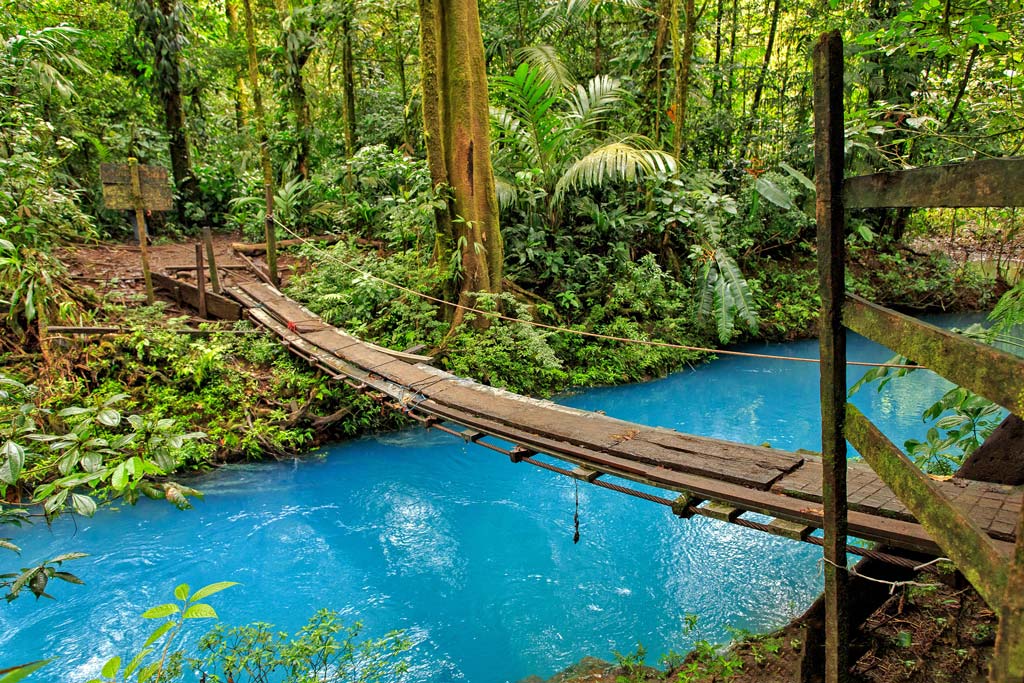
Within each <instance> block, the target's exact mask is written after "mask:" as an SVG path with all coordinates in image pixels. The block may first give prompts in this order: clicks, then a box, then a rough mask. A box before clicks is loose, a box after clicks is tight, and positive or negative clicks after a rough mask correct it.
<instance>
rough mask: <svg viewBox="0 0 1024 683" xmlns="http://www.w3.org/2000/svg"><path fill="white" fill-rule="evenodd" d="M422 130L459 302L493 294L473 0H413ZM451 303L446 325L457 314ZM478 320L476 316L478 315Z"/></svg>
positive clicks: (494, 261)
mask: <svg viewBox="0 0 1024 683" xmlns="http://www.w3.org/2000/svg"><path fill="white" fill-rule="evenodd" d="M419 7H420V45H421V49H420V62H421V68H422V75H423V79H422V80H423V128H424V137H425V139H426V144H427V162H428V165H429V167H430V173H431V179H432V180H433V182H434V186H435V187H438V188H439V189H440V188H442V187H445V186H447V187H449V188H450V193H451V194H450V199H449V202H448V217H447V219H443V218H442V220H441V221H439V225H438V228H439V230H441V229H447V230H448V234H447V235H446V236H443V237H442V239H447V240H448V242H449V244H448V245H443V244H442V245H441V246H442V249H445V248H447V249H450V248H452V247H453V246H454V248H455V249H457V250H458V251H459V254H460V259H461V260H460V263H461V271H462V273H461V274H462V279H461V284H460V288H459V302H460V303H461V304H462V305H466V306H468V305H472V303H473V297H472V293H473V292H479V291H485V292H500V291H501V278H502V267H503V261H504V249H503V246H502V242H501V232H500V230H499V227H498V199H497V194H496V192H495V186H494V173H493V169H492V167H491V153H490V147H491V145H490V112H489V108H488V103H487V71H486V62H485V57H484V47H483V38H482V37H481V34H480V16H479V11H478V9H477V3H476V0H419ZM464 314H465V312H464V310H463V309H458V310H457V311H456V312H455V315H454V318H453V323H452V324H453V327H454V326H455V325H457V324H459V323H460V322H461V321H462V318H463V317H464ZM480 323H481V324H483V323H484V321H483V320H481V321H480Z"/></svg>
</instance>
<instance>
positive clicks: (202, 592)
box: [191, 581, 238, 602]
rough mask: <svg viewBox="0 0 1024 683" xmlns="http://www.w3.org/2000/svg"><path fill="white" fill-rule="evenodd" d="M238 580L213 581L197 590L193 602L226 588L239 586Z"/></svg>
mask: <svg viewBox="0 0 1024 683" xmlns="http://www.w3.org/2000/svg"><path fill="white" fill-rule="evenodd" d="M237 585H238V582H237V581H218V582H217V583H211V584H210V585H209V586H203V587H202V588H200V589H199V590H197V591H196V593H195V595H193V596H192V598H191V602H196V601H198V600H202V599H203V598H205V597H209V596H211V595H213V594H214V593H220V592H221V591H222V590H224V589H225V588H231V587H232V586H237Z"/></svg>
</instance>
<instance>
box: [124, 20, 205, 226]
mask: <svg viewBox="0 0 1024 683" xmlns="http://www.w3.org/2000/svg"><path fill="white" fill-rule="evenodd" d="M138 7H139V9H140V11H141V13H142V14H143V16H141V17H140V18H141V21H142V24H143V27H144V28H145V32H146V34H147V35H148V37H149V39H150V41H151V42H152V45H153V55H154V57H153V71H154V73H155V74H156V83H157V95H158V97H159V99H160V106H161V108H162V109H163V112H164V130H166V132H167V138H168V151H169V152H170V157H171V174H172V175H173V176H174V185H175V188H176V189H177V191H178V196H179V197H180V201H179V202H178V220H179V221H180V222H181V224H182V225H184V226H185V227H186V228H191V227H192V225H191V220H190V219H189V216H188V212H187V211H185V210H184V209H185V205H187V204H196V205H198V203H199V183H198V181H197V180H196V177H195V174H194V173H193V172H192V157H191V155H190V153H189V146H188V136H187V133H186V130H185V111H184V108H183V106H182V94H181V43H182V35H181V26H180V24H181V13H182V8H181V6H180V5H179V4H178V3H177V2H176V1H175V0H159V3H158V4H153V0H140V2H139V5H138ZM156 15H160V18H159V19H157V16H156Z"/></svg>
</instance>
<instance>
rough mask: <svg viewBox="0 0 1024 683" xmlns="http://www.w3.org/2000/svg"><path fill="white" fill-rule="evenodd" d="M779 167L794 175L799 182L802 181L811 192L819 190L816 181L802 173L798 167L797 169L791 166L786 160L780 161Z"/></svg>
mask: <svg viewBox="0 0 1024 683" xmlns="http://www.w3.org/2000/svg"><path fill="white" fill-rule="evenodd" d="M779 168H781V169H782V170H783V171H785V172H786V173H788V174H789V175H791V176H793V178H794V179H796V181H797V182H798V183H800V184H801V185H803V186H804V187H806V188H807V189H808V190H810V191H811V192H816V191H817V188H816V187H814V181H813V180H811V179H810V178H808V177H807V176H805V175H804V174H803V173H801V172H800V171H798V170H797V169H795V168H793V167H792V166H790V165H789V164H787V163H786V162H785V161H781V162H779Z"/></svg>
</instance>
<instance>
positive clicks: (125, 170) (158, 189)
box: [100, 164, 174, 211]
mask: <svg viewBox="0 0 1024 683" xmlns="http://www.w3.org/2000/svg"><path fill="white" fill-rule="evenodd" d="M138 169H139V184H140V186H141V190H142V206H143V208H145V209H147V210H149V211H170V210H171V209H173V208H174V194H173V192H172V191H171V184H170V182H169V181H168V179H167V169H165V168H162V167H160V166H139V167H138ZM100 180H101V181H102V182H103V205H104V206H106V207H107V208H108V209H117V210H123V211H126V210H130V209H134V208H136V206H135V196H134V194H133V192H132V173H131V167H130V166H129V164H100Z"/></svg>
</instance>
